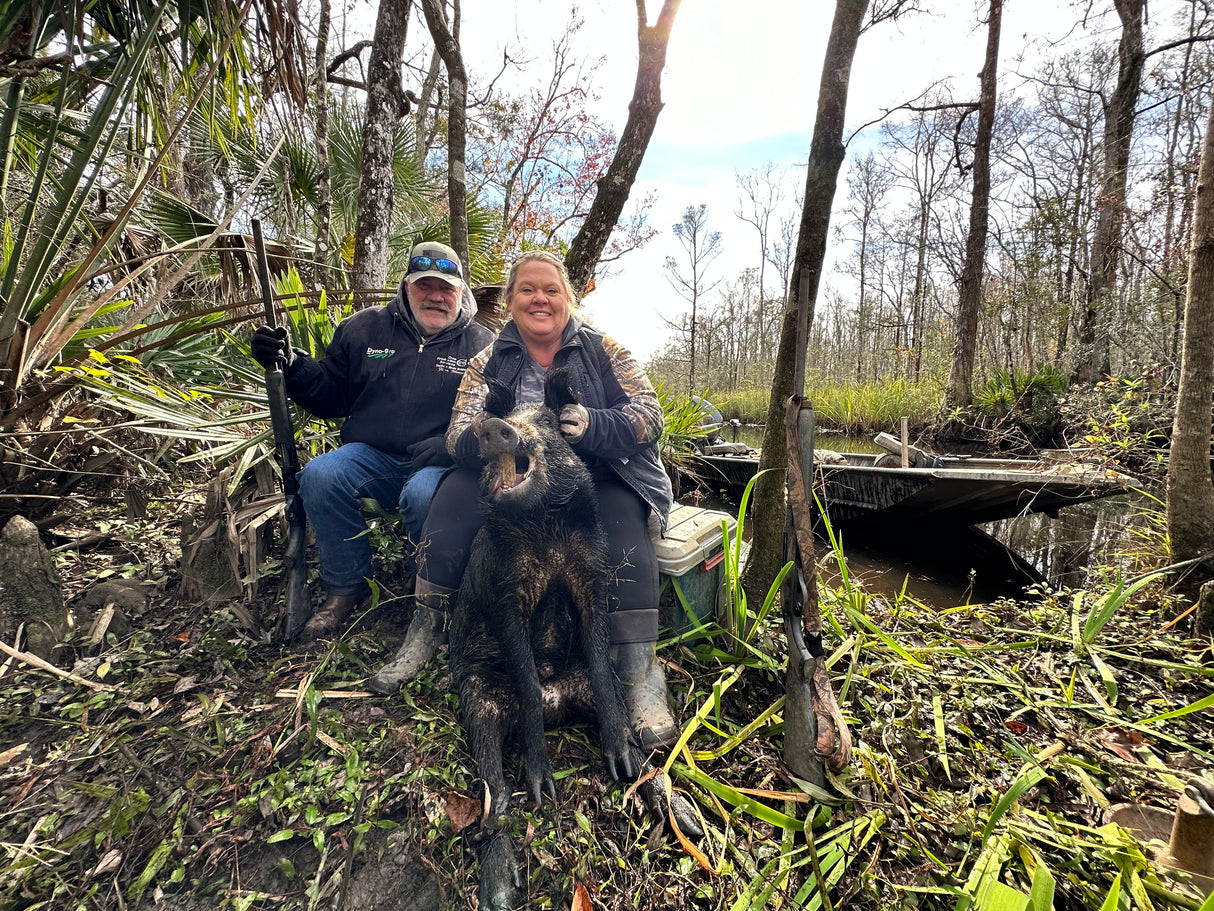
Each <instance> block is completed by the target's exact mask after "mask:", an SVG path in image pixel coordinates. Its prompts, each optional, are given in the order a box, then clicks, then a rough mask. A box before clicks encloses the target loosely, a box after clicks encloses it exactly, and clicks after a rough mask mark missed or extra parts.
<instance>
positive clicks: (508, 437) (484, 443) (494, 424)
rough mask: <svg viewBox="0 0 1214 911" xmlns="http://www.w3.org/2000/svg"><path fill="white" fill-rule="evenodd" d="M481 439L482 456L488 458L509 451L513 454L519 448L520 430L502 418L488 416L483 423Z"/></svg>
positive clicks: (494, 457) (493, 457)
mask: <svg viewBox="0 0 1214 911" xmlns="http://www.w3.org/2000/svg"><path fill="white" fill-rule="evenodd" d="M479 439H480V444H481V457H482V458H484V459H487V460H492V459H496V458H497V457H498V456H500V455H502V454H503V453H507V452H508V453H510V455H511V456H513V455H514V451H515V450H516V449H517V448H518V431H516V430H515V429H514V428H513V427H511V426H510V425H509V424H507V423H506V422H505V421H503V420H502V419H501V418H488V419H487V420H486V421H485V422H484V423H483V424H481V432H480V435H479Z"/></svg>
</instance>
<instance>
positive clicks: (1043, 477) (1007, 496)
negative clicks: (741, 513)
mask: <svg viewBox="0 0 1214 911" xmlns="http://www.w3.org/2000/svg"><path fill="white" fill-rule="evenodd" d="M832 455H835V456H838V457H839V458H840V459H841V461H840V462H838V463H836V464H828V463H823V462H818V463H817V464H816V465H815V470H814V474H815V478H814V492H815V494H816V495H817V497H818V499H819V500H820V501H821V503H822V504H823V505H824V506H825V508H826V511H827V514H828V515H829V517H830V520H831V522H833V523H835V524H850V523H857V522H890V523H898V524H905V523H908V522H925V521H926V522H930V523H933V524H936V525H978V524H981V523H983V522H993V521H995V520H997V519H1008V518H1013V517H1015V516H1019V515H1025V514H1028V513H1036V512H1043V513H1046V514H1047V515H1051V516H1053V515H1057V513H1058V511H1059V510H1060V509H1063V508H1065V507H1067V506H1073V505H1075V504H1077V503H1085V502H1088V501H1090V500H1097V499H1100V498H1101V497H1107V496H1112V495H1115V494H1120V493H1125V492H1127V491H1128V490H1130V489H1131V488H1133V487H1134V486H1136V484H1137V482H1136V481H1135V479H1134V478H1131V477H1128V476H1127V475H1123V474H1120V473H1118V472H1115V471H1111V470H1108V469H1103V468H1100V467H1098V466H1095V465H1092V464H1090V463H1082V462H1079V463H1077V462H1051V461H1048V460H1041V461H1032V460H1020V459H972V458H956V457H948V456H944V457H938V458H937V459H936V461H938V462H942V463H943V465H942V466H940V467H932V468H913V467H912V468H902V467H899V466H896V465H895V466H888V467H887V466H884V465H880V464H879V462H881V461H883V460H888V459H889V458H890V457H889V456H887V455H871V454H867V453H838V454H832ZM694 464H695V467H696V472H697V474H698V475H699V477H700V479H701V480H702V482H703V483H705V484H706V485H707V486H708V487H710V488H712V489H714V490H721V491H723V492H724V493H725V494H726V495H727V496H730V497H731V498H733V499H737V498H738V497H740V496H741V492H742V490H743V489H744V488H745V486H746V484H747V482H748V481H749V480H750V479H751V478H752V477H754V475H755V472H756V471H757V470H758V459H757V458H754V457H752V456H729V455H702V456H697V457H696V458H695V459H694Z"/></svg>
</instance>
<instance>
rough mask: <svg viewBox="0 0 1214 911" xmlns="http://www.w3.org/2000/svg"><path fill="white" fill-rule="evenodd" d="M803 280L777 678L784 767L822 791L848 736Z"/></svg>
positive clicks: (789, 421)
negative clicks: (819, 521) (820, 497)
mask: <svg viewBox="0 0 1214 911" xmlns="http://www.w3.org/2000/svg"><path fill="white" fill-rule="evenodd" d="M808 298H809V280H808V275H807V272H806V271H805V270H802V272H801V277H800V281H799V283H798V287H797V348H796V360H795V362H794V368H793V394H792V395H791V396H789V399H788V402H787V404H786V406H785V412H784V432H785V437H786V439H787V442H788V474H787V477H786V481H787V484H786V489H787V494H788V500H787V508H786V521H785V528H784V559H785V561H791V562H792V564H793V568H792V570H791V571H790V572H789V573H788V575H786V576H785V577H784V585H783V587H782V588H781V592H780V601H781V604H782V606H783V613H784V633H785V636H786V637H787V639H788V668H787V670H786V672H785V675H784V695H785V698H784V761H785V763H787V765H788V767H789V769H791V770H792V772H793V774H794V775H796V776H797V777H798V778H801V779H803V780H805V781H807V782H809V783H810V784H813V785H817V786H818V787H822V786H824V785H825V784H826V769H829V770H830V771H831V772H839V771H841V770H842V769H843V767H844V766H846V765H847V763H848V760H849V759H850V758H851V734H850V732H849V731H848V730H847V723H846V722H845V721H844V720H843V713H842V712H840V711H839V706H838V704H837V703H836V701H835V694H834V690H833V689H832V687H831V681H830V674H829V672H828V669H827V667H826V655H825V653H824V651H823V648H822V615H821V613H820V612H819V609H818V585H817V577H816V575H815V573H816V567H817V560H816V557H815V553H814V533H813V513H812V511H811V503H812V499H813V479H814V431H815V421H814V410H813V406H812V405H811V404H810V403H809V402H808V401H807V400H806V399H805V398H804V397H803V396H802V394H801V393H802V391H803V390H804V388H805V354H806V352H805V348H806V342H807V337H808V334H809V325H808V324H809V299H808Z"/></svg>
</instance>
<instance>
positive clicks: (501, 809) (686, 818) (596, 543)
mask: <svg viewBox="0 0 1214 911" xmlns="http://www.w3.org/2000/svg"><path fill="white" fill-rule="evenodd" d="M544 397H545V403H544V404H543V405H522V406H519V407H517V408H515V407H514V394H513V392H512V391H511V390H510V389H509V387H506V386H504V385H502V384H501V383H496V382H494V381H491V384H490V393H489V395H488V397H487V398H486V411H487V412H488V413H489V414H490V415H493V416H492V417H487V418H485V419H484V420H483V421H482V422H481V423H480V426H479V428H478V432H477V436H478V440H479V442H480V453H481V456H482V457H483V458H484V459H485V462H486V466H485V469H484V472H483V474H482V475H481V501H480V505H481V508H482V510H483V511H484V513H485V517H486V520H485V525H484V527H483V528H482V529H481V530H480V532H478V534H477V536H476V539H475V541H474V542H473V545H472V552H471V555H470V557H469V562H468V569H467V571H466V572H465V574H464V581H463V585H462V586H461V588H460V591H459V595H458V596H457V598H456V602H455V610H454V612H453V615H452V621H451V631H450V663H451V676H452V679H453V681H454V683H455V687H456V691H457V692H458V693H459V698H460V717H461V721H462V722H463V726H464V730H465V732H466V734H467V737H468V745H469V749H470V751H471V753H472V756H473V758H474V759H475V760H476V763H477V766H478V767H479V770H480V774H481V777H482V778H483V779H484V781H485V786H486V788H487V789H488V793H489V810H488V813H487V816H486V819H485V820H484V821H483V823H482V825H483V828H484V829H485V830H486V831H487V833H488V836H487V838H486V839H485V840H484V841H483V842H482V844H481V850H480V861H481V878H480V906H481V908H483V909H488V911H498V909H506V908H509V907H512V906H513V904H514V901H515V897H516V895H515V892H516V890H517V889H519V888H521V887H522V882H521V877H520V874H519V871H518V866H517V863H516V861H515V859H514V854H513V850H512V847H511V845H510V842H509V837H508V836H507V835H506V834H504V832H505V830H506V827H505V826H504V825H503V823H504V820H505V817H506V814H507V811H508V808H509V802H510V794H511V787H510V784H509V782H508V780H507V778H506V774H505V770H504V764H503V755H502V754H503V747H504V744H505V742H506V740H507V738H509V737H510V736H512V735H516V736H517V739H518V743H519V751H520V755H521V764H522V770H523V777H524V779H525V783H526V791H527V794H528V796H529V797H530V799H531V800H532V801H534V802H535V803H537V804H538V803H540V802H541V800H542V795H543V793H545V792H546V793H547V794H548V795H549V796H550V797H552V798H553V799H555V797H556V784H555V782H554V780H553V777H552V769H551V767H550V765H549V762H548V751H547V747H546V746H545V744H544V730H545V728H552V727H556V726H558V725H560V724H563V723H566V722H568V721H570V720H573V719H582V718H592V717H596V716H597V718H598V723H599V725H598V726H599V738H600V748H601V750H602V754H603V759H604V762H605V764H606V766H607V770H608V772H609V773H610V774H611V775H612V777H613V778H617V779H620V778H627V779H633V778H635V777H636V776H637V775H638V774H639V773H640V772H642V771H643V770H645V769H647V768H648V763H647V761H646V759H645V756H644V755H643V754H642V752H641V750H640V748H639V747H638V745H637V742H636V738H635V736H634V735H633V733H632V731H631V729H630V728H629V726H628V720H627V718H628V716H627V712H626V710H625V708H624V700H623V695H622V693H621V691H620V688H619V683H618V681H617V680H616V677H615V674H614V672H613V670H612V667H611V663H610V658H609V656H608V621H607V608H606V587H607V573H608V571H609V567H608V565H607V545H606V535H605V534H604V532H603V529H602V526H601V524H600V522H599V516H598V502H597V499H596V497H595V494H594V482H593V480H592V479H591V477H590V472H589V471H588V470H587V468H586V465H585V464H584V463H583V462H582V460H581V459H580V458H578V456H577V455H576V454H575V453H574V452H573V450H572V449H570V447H569V444H568V443H567V442H566V441H565V440H564V438H563V437H561V435H560V432H559V429H558V422H557V414H558V413H559V412H560V409H561V407H562V405H564V404H567V403H570V402H573V401H575V400H576V399H575V397H574V395H573V392H572V390H571V389H570V387H569V379H568V373H567V371H565V370H554V371H552V372H551V374H550V375H549V377H548V380H547V382H546V383H545V387H544ZM646 784H648V785H652V781H651V782H647V783H646ZM642 793H643V796H644V798H645V800H646V801H647V802H648V803H649V805H650V807H651V809H653V810H657V811H659V812H660V811H661V810H663V809H665V806H666V804H665V794H664V792H662V789H661V788H659V787H657V786H651V787H649V788H645V787H642ZM676 811H677V815H678V817H679V818H680V820H681V822H682V823H683V824H684V825H686V826H690V827H692V828H693V829H694V828H695V827H696V822H695V819H694V815H693V814H692V813H691V812H690V810H689V809H688V808H686V807H676Z"/></svg>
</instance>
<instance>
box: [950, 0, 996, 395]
mask: <svg viewBox="0 0 1214 911" xmlns="http://www.w3.org/2000/svg"><path fill="white" fill-rule="evenodd" d="M990 2H991V5H990V19H989V21H988V23H987V33H986V62H985V63H984V64H983V66H982V80H981V81H982V90H981V94H980V95H979V98H978V135H977V138H976V141H975V143H974V195H973V198H972V199H971V200H970V227H969V234H968V235H967V236H966V238H965V265H964V266H963V267H962V270H961V287H960V289H959V291H958V294H957V323H956V336H955V338H954V341H953V361H952V366H951V367H950V369H949V375H948V388H947V389H946V390H945V394H944V404H943V407H942V409H941V417H942V418H947V416H948V414H949V413H950V412H951V411H952V410H953V409H955V408H966V407H968V406H969V404H970V386H971V382H972V380H973V378H974V353H975V350H976V348H977V344H978V315H979V314H980V313H981V312H982V274H983V270H984V269H985V266H986V234H987V228H988V225H989V223H990V209H991V134H992V133H993V132H994V129H995V87H996V79H995V76H996V72H997V70H998V67H999V26H1000V23H1001V20H1002V18H1003V0H990Z"/></svg>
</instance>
